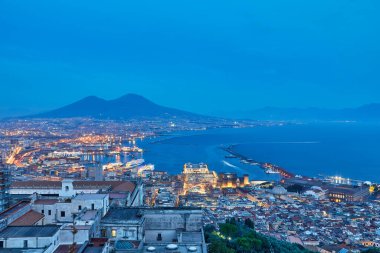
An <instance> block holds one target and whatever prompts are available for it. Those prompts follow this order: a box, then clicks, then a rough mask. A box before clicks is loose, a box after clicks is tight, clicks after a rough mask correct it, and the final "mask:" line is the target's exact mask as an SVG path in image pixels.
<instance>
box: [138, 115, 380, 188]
mask: <svg viewBox="0 0 380 253" xmlns="http://www.w3.org/2000/svg"><path fill="white" fill-rule="evenodd" d="M138 145H139V146H141V147H142V148H144V150H145V152H144V154H143V158H144V159H145V161H146V162H147V163H152V164H154V165H155V169H156V170H163V171H168V172H169V173H170V174H177V173H180V172H181V171H182V169H183V165H184V164H185V163H188V162H191V163H200V162H204V163H207V164H208V165H209V168H210V169H211V170H215V171H217V172H236V173H238V175H243V174H249V175H250V179H251V180H269V179H273V175H268V174H266V173H265V172H264V171H263V170H262V169H261V168H260V167H258V166H255V165H250V164H245V163H242V162H241V161H240V160H239V159H237V158H230V157H229V156H228V155H229V154H228V153H227V152H226V151H224V150H223V147H228V146H232V148H233V150H234V151H235V152H237V153H239V154H241V155H243V156H246V157H248V158H251V159H253V160H255V161H259V162H270V163H273V164H276V165H278V166H281V167H283V168H285V169H286V170H288V171H289V172H292V173H294V174H296V175H303V176H310V177H317V176H342V177H347V178H351V179H357V180H365V181H372V182H380V124H363V123H355V122H339V123H308V124H287V125H282V126H258V127H252V128H231V129H210V130H205V131H190V132H177V133H173V134H170V135H165V136H158V137H155V138H148V139H144V140H143V141H141V142H139V143H138Z"/></svg>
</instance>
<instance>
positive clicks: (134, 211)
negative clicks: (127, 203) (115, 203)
mask: <svg viewBox="0 0 380 253" xmlns="http://www.w3.org/2000/svg"><path fill="white" fill-rule="evenodd" d="M141 218H142V212H141V209H140V208H111V209H109V211H108V213H107V214H106V216H104V217H103V218H102V222H103V221H104V222H110V221H115V220H117V221H127V220H140V219H141Z"/></svg>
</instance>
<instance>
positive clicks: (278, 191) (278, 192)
mask: <svg viewBox="0 0 380 253" xmlns="http://www.w3.org/2000/svg"><path fill="white" fill-rule="evenodd" d="M287 192H288V191H287V190H286V189H285V188H284V187H282V186H275V187H274V188H273V190H272V193H273V194H276V195H282V194H286V193H287Z"/></svg>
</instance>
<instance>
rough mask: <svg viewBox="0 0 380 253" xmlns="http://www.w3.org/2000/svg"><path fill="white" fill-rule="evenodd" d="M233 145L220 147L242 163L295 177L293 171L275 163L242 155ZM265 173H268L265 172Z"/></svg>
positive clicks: (285, 176)
mask: <svg viewBox="0 0 380 253" xmlns="http://www.w3.org/2000/svg"><path fill="white" fill-rule="evenodd" d="M234 146H235V145H229V146H228V147H222V149H223V150H224V151H226V152H227V153H229V154H231V155H232V156H234V157H236V158H237V159H239V160H240V161H241V162H242V163H247V164H250V165H257V166H259V167H260V168H261V169H263V170H264V171H266V173H267V172H268V171H271V172H273V173H278V174H280V175H281V176H282V177H284V178H293V177H295V175H294V174H293V173H291V172H289V171H287V170H286V169H284V168H282V167H280V166H277V165H275V164H272V163H268V162H260V161H256V160H254V159H252V158H249V157H246V156H244V155H242V154H240V153H238V152H236V151H235V150H234V149H233V147H234ZM231 158H232V157H231ZM267 174H269V173H267Z"/></svg>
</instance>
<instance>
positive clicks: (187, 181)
mask: <svg viewBox="0 0 380 253" xmlns="http://www.w3.org/2000/svg"><path fill="white" fill-rule="evenodd" d="M182 177H183V194H187V193H188V192H197V193H206V192H207V189H209V188H215V187H216V186H217V183H218V176H217V174H216V172H215V171H209V169H208V166H207V164H205V163H199V164H192V163H186V164H185V165H184V167H183V172H182Z"/></svg>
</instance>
